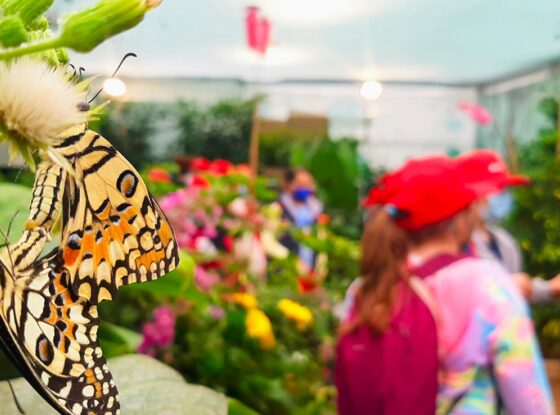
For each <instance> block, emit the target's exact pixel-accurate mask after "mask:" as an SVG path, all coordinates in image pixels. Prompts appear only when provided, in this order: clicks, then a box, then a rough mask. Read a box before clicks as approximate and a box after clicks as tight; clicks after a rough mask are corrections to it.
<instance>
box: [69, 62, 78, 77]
mask: <svg viewBox="0 0 560 415" xmlns="http://www.w3.org/2000/svg"><path fill="white" fill-rule="evenodd" d="M68 66H69V67H70V68H72V70H73V71H74V73H73V74H72V77H75V76H76V72H77V71H76V67H75V66H74V65H73V64H71V63H69V64H68Z"/></svg>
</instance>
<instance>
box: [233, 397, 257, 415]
mask: <svg viewBox="0 0 560 415" xmlns="http://www.w3.org/2000/svg"><path fill="white" fill-rule="evenodd" d="M228 415H259V413H258V412H255V411H253V410H252V409H251V408H249V407H248V406H246V405H244V404H242V403H241V402H239V401H238V400H237V399H233V398H228Z"/></svg>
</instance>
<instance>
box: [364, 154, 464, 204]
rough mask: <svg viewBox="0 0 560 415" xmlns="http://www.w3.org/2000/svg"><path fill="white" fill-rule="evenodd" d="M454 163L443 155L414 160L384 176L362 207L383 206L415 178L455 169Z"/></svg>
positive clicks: (370, 192) (371, 190) (372, 189)
mask: <svg viewBox="0 0 560 415" xmlns="http://www.w3.org/2000/svg"><path fill="white" fill-rule="evenodd" d="M452 163H453V162H452V160H451V159H450V158H449V157H447V156H445V155H443V154H436V155H430V156H424V157H416V158H413V159H411V160H409V161H407V162H406V163H405V164H404V165H403V166H402V167H400V168H399V169H397V170H395V171H393V172H390V173H387V174H385V175H383V176H382V177H381V178H380V179H379V180H378V182H377V184H376V185H375V186H374V187H372V188H371V189H370V191H369V194H368V196H367V197H366V198H365V199H364V200H363V201H362V205H363V206H365V207H370V206H374V205H383V204H385V203H387V202H388V201H389V200H390V199H391V197H393V196H394V195H395V194H396V193H397V192H398V191H399V190H401V189H402V188H404V187H405V186H406V185H407V183H408V182H409V181H410V180H411V179H413V178H414V177H416V176H418V175H421V174H434V173H435V174H437V173H438V172H440V171H441V170H442V169H446V168H447V169H449V168H453V166H452Z"/></svg>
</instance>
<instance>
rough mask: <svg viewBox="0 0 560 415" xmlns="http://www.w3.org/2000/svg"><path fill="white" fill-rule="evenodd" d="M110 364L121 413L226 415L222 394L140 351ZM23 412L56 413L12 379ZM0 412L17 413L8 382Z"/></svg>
mask: <svg viewBox="0 0 560 415" xmlns="http://www.w3.org/2000/svg"><path fill="white" fill-rule="evenodd" d="M109 367H110V369H111V372H112V373H113V377H114V378H115V382H116V384H117V386H118V388H119V392H120V400H121V413H123V414H126V415H148V414H149V415H152V414H154V415H155V414H158V415H227V413H228V402H227V399H226V397H225V396H224V395H222V394H220V393H217V392H214V391H212V390H210V389H208V388H206V387H203V386H198V385H190V384H187V383H186V382H185V381H184V380H183V378H182V376H181V375H180V374H179V373H178V372H176V371H175V370H173V369H171V368H170V367H169V366H166V365H164V364H163V363H161V362H159V361H157V360H155V359H152V358H150V357H147V356H142V355H128V356H121V357H118V358H115V359H109ZM13 386H14V390H15V393H16V396H17V397H18V400H19V402H20V403H21V405H22V407H23V409H24V410H25V413H27V414H32V415H39V414H40V415H56V412H55V411H54V409H52V408H51V407H50V406H49V405H48V404H47V403H46V402H45V401H44V400H43V399H42V398H41V397H40V396H39V395H38V394H37V393H36V392H35V390H34V389H33V388H32V387H31V386H30V385H29V384H28V383H27V381H25V379H22V378H20V379H17V380H15V381H13ZM0 402H1V405H0V413H1V414H2V415H19V412H18V411H17V409H16V407H15V405H14V401H13V399H12V395H11V393H10V389H9V386H8V384H7V382H0Z"/></svg>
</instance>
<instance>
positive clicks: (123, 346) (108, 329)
mask: <svg viewBox="0 0 560 415" xmlns="http://www.w3.org/2000/svg"><path fill="white" fill-rule="evenodd" d="M98 337H99V339H100V342H101V347H102V349H103V353H104V354H105V356H106V357H108V358H109V357H116V356H121V355H124V354H130V353H134V352H135V351H136V350H137V349H138V346H139V345H140V342H141V341H142V336H141V335H140V334H139V333H137V332H135V331H132V330H129V329H127V328H124V327H119V326H117V325H114V324H111V323H106V322H101V324H100V325H99V331H98Z"/></svg>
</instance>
